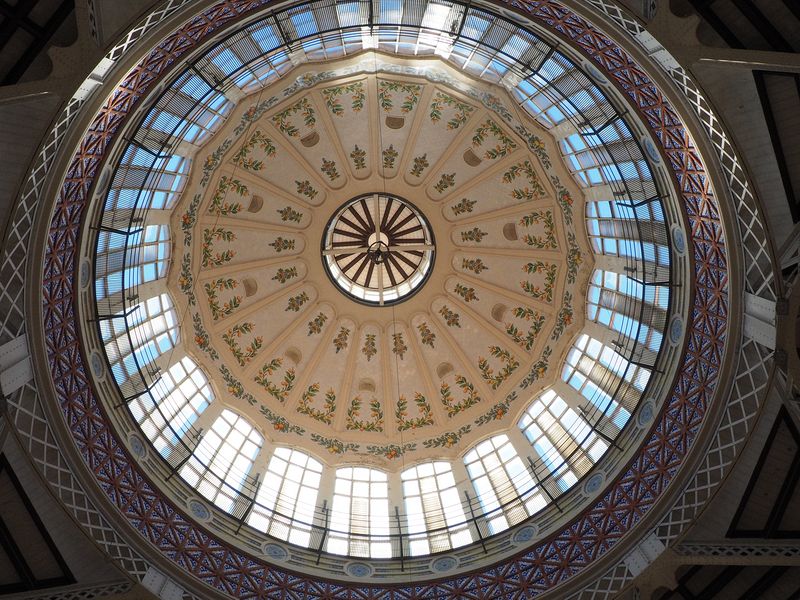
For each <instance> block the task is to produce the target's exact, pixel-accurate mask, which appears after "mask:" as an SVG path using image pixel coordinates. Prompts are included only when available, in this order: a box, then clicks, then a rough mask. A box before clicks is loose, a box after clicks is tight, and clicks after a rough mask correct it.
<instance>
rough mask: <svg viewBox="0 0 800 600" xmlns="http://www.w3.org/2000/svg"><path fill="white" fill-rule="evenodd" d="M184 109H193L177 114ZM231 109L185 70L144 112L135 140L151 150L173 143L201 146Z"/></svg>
mask: <svg viewBox="0 0 800 600" xmlns="http://www.w3.org/2000/svg"><path fill="white" fill-rule="evenodd" d="M199 64H200V62H198V65H199ZM198 68H200V67H198ZM218 74H219V73H218V72H217V75H218ZM185 107H192V108H191V110H190V111H189V112H188V113H184V114H180V113H181V112H183V110H182V109H184V108H185ZM232 107H233V103H232V102H231V101H230V100H228V99H227V98H226V97H225V95H224V94H223V93H222V92H219V91H216V90H213V89H212V88H211V87H210V85H209V84H208V83H207V82H206V81H205V80H204V79H203V78H201V77H199V76H198V75H197V74H196V72H195V71H194V70H191V71H187V72H185V73H183V74H182V75H181V76H180V77H178V79H177V80H176V81H175V82H174V83H173V84H172V85H171V86H170V87H169V90H167V91H166V93H165V94H164V95H163V96H162V97H161V98H159V99H158V100H157V101H156V104H155V106H153V108H151V109H150V111H149V112H148V113H147V115H146V116H145V118H144V120H143V121H142V124H141V126H140V127H139V131H138V132H137V136H138V138H137V139H139V140H140V142H141V143H142V144H144V145H146V146H147V147H148V148H151V149H152V150H160V149H161V148H163V147H167V146H169V142H170V141H172V140H180V141H182V142H189V143H192V144H197V145H200V144H202V143H203V142H204V141H205V140H206V139H207V138H208V137H209V136H210V135H211V134H212V133H213V132H214V130H216V129H217V128H218V127H219V126H220V125H221V124H222V123H223V116H224V115H226V114H227V113H228V112H230V110H231V108H232Z"/></svg>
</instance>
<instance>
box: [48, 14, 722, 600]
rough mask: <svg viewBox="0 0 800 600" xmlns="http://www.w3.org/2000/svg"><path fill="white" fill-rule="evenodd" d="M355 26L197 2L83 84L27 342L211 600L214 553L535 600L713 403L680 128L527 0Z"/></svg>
mask: <svg viewBox="0 0 800 600" xmlns="http://www.w3.org/2000/svg"><path fill="white" fill-rule="evenodd" d="M251 4H252V5H251ZM369 7H371V9H372V10H367V5H362V4H361V3H355V2H353V3H348V2H345V3H324V2H322V3H311V4H291V5H286V6H281V7H277V6H270V7H268V8H269V11H268V12H267V7H262V6H256V5H255V4H253V3H250V4H248V3H237V2H234V3H223V4H220V5H213V6H205V5H203V8H202V11H201V12H202V15H203V16H202V18H198V19H190V20H187V21H185V26H184V29H180V30H176V31H177V32H175V33H171V34H169V35H167V37H165V38H164V40H163V41H162V42H161V43H160V44H159V45H158V46H157V47H156V48H155V49H154V50H153V51H152V53H151V54H150V55H149V57H148V58H146V59H143V60H142V62H140V63H137V64H136V65H135V66H134V65H131V68H132V70H131V71H130V72H128V73H127V75H125V76H124V77H122V78H121V82H120V83H119V84H118V85H116V87H114V89H113V90H110V91H109V94H108V95H107V96H106V100H105V102H104V104H102V105H100V106H98V107H97V113H96V115H95V117H94V120H93V121H92V125H91V127H90V131H89V132H88V133H87V134H86V137H85V138H84V140H83V142H82V144H83V146H82V150H81V154H80V155H79V156H77V157H76V158H75V159H74V165H81V164H83V163H84V162H85V161H88V160H90V159H89V158H87V157H88V156H91V157H92V158H91V160H92V161H96V162H92V163H91V169H87V170H86V171H85V172H83V171H82V173H83V174H82V175H81V177H84V178H85V181H83V180H82V182H81V184H80V185H79V186H77V187H78V188H80V190H77V189H76V188H74V187H72V186H73V185H74V183H75V182H74V181H72V180H71V178H68V179H67V181H66V182H65V183H64V186H65V187H64V188H63V189H62V194H61V196H59V198H58V200H57V201H56V203H57V206H56V212H55V215H56V216H55V217H54V219H53V221H52V224H51V235H50V238H49V241H48V243H49V246H48V258H47V260H55V259H54V257H55V256H59V258H58V261H59V264H61V265H71V267H70V268H73V269H74V270H75V272H76V273H75V281H76V289H75V293H74V298H73V296H72V295H70V296H69V298H67V299H66V300H65V301H67V300H68V301H69V306H70V307H71V309H70V310H73V309H74V311H75V313H74V315H76V316H77V317H78V318H77V319H76V321H75V322H74V323H72V322H71V321H70V319H71V318H72V314H73V313H71V312H70V311H61V310H59V311H56V312H57V313H58V315H56V316H53V315H49V316H48V317H47V318H46V319H45V322H46V327H50V328H54V329H53V331H61V329H59V328H63V327H71V328H74V329H75V331H74V332H73V333H76V332H79V333H80V335H79V336H78V335H74V336H73V337H74V338H75V339H78V338H79V339H80V344H79V347H77V348H74V349H73V350H70V352H72V354H70V355H69V356H71V357H72V358H70V359H68V358H67V355H66V354H63V353H62V354H59V357H58V359H57V360H56V359H55V358H53V359H52V362H51V365H53V369H54V372H55V371H58V372H59V373H60V367H57V366H56V365H58V364H62V363H64V361H67V362H69V360H75V361H79V365H80V370H81V373H82V377H83V379H82V382H83V383H84V384H85V385H84V387H83V390H84V392H82V394H83V395H80V398H78V397H77V396H76V395H74V394H72V395H70V399H69V401H66V400H65V401H64V410H65V413H67V419H68V421H69V423H70V424H69V426H70V428H71V429H72V434H73V436H74V437H75V438H76V440H77V441H78V446H79V448H84V447H86V448H87V450H86V456H87V461H88V462H89V463H91V465H92V469H95V471H94V472H95V475H96V476H97V478H98V480H99V481H100V485H101V488H102V489H103V490H104V493H106V494H107V495H108V497H109V498H110V499H111V501H112V502H113V503H115V504H116V505H117V506H118V507H119V508H120V510H121V511H122V513H123V517H124V518H125V519H126V520H127V521H129V522H130V524H131V525H132V526H133V527H134V528H136V529H137V530H138V531H139V532H140V533H141V535H143V536H144V537H145V538H146V539H147V540H148V541H149V542H150V543H151V544H153V545H155V546H159V544H160V545H161V546H159V551H162V550H163V552H164V554H165V556H166V559H167V560H168V561H172V562H173V563H179V565H178V566H179V568H181V569H184V570H187V571H189V572H190V575H191V576H192V577H196V578H199V579H200V580H201V581H205V582H206V583H209V582H210V584H211V585H212V586H214V587H216V588H217V589H218V590H222V589H223V588H224V586H225V584H224V583H223V582H222V579H224V578H220V577H218V573H217V571H215V569H218V568H220V563H219V562H218V560H217V559H218V558H219V556H218V557H217V558H209V557H210V556H212V555H214V553H217V552H219V553H224V555H225V557H226V558H225V559H224V561H228V560H231V561H234V562H237V564H239V565H240V567H241V570H242V571H243V572H244V571H247V577H248V578H250V579H251V580H252V582H254V583H252V585H253V586H256V587H257V586H263V585H266V581H267V580H270V581H272V580H274V578H280V577H283V576H286V577H289V576H291V577H297V578H298V581H303V582H305V583H303V585H312V583H311V582H313V581H314V580H315V579H317V578H320V577H321V578H323V580H325V581H329V582H332V581H335V582H337V583H330V585H331V586H335V585H340V584H341V585H347V582H352V581H353V580H356V579H358V578H368V579H369V582H370V585H371V586H375V587H374V591H375V590H377V591H380V590H384V589H386V590H388V589H392V590H400V589H404V590H405V589H406V587H403V586H411V585H412V583H411V581H412V580H411V579H410V577H413V578H415V579H416V580H418V581H420V582H425V586H428V587H426V588H425V589H426V590H428V591H426V592H425V593H426V594H427V593H431V594H437V593H439V592H442V590H443V589H444V588H446V587H447V586H451V585H455V584H454V583H453V582H455V581H456V578H457V577H467V578H471V580H472V581H473V582H474V581H477V579H475V578H480V577H482V576H483V574H485V573H486V572H487V569H492V568H495V567H494V565H499V566H498V567H497V568H507V567H509V565H514V567H513V568H520V569H522V565H523V564H525V565H528V566H526V567H525V570H526V572H528V570H530V578H532V579H530V578H529V579H526V580H525V581H524V582H523V583H520V581H522V579H520V580H519V581H518V580H516V579H515V581H516V583H515V584H514V585H517V584H518V583H519V585H522V586H523V587H525V586H528V585H531V586H534V587H536V589H537V590H538V591H547V590H549V589H551V588H553V587H555V586H556V585H559V584H562V583H564V582H566V581H568V580H570V579H571V578H572V577H577V576H578V574H579V573H580V572H581V571H582V570H583V569H584V568H590V567H591V568H594V566H593V562H594V561H596V560H600V559H602V558H603V557H604V555H605V554H606V553H607V552H612V551H614V548H615V546H616V545H617V544H621V546H620V547H622V546H623V545H625V544H627V543H628V542H629V541H630V543H633V542H632V540H633V539H634V536H633V534H631V535H629V532H633V531H636V530H637V529H636V528H637V525H638V524H639V523H640V522H641V521H642V520H645V519H646V518H647V515H648V512H649V511H651V510H652V509H653V507H655V506H657V505H658V503H659V502H664V503H666V502H667V501H668V499H669V498H671V494H672V493H673V489H674V487H676V486H673V487H672V488H670V482H671V481H673V479H675V478H676V477H677V475H678V474H679V473H680V469H681V465H682V464H683V461H684V460H685V459H686V458H687V456H688V453H689V450H690V449H691V448H692V445H693V443H694V440H695V439H696V438H697V436H698V435H700V431H701V425H702V424H703V418H704V416H705V414H706V410H707V407H708V403H709V402H710V399H711V398H712V396H713V395H714V394H715V393H716V389H717V387H716V386H717V383H718V380H719V376H720V372H721V362H722V359H723V355H724V351H725V348H726V346H725V340H726V338H725V325H724V323H725V318H726V306H727V304H726V303H727V293H728V288H727V286H728V281H727V275H726V258H725V244H724V241H725V235H724V231H725V229H724V227H723V225H722V221H723V217H722V216H720V214H721V213H720V211H719V210H718V207H717V200H716V197H715V196H714V194H713V189H712V186H711V183H710V181H711V178H710V177H708V176H707V175H706V170H705V163H704V161H703V156H702V155H701V153H700V152H698V151H697V149H696V144H695V142H694V140H693V138H692V134H691V127H695V126H696V125H695V124H694V122H693V121H692V122H691V125H690V126H687V125H685V124H684V122H683V121H682V120H681V115H680V111H681V110H682V109H683V108H684V107H682V105H679V104H676V106H677V107H678V108H675V107H674V106H673V104H671V100H670V98H671V96H669V94H673V93H674V90H673V88H672V84H668V83H666V82H665V81H662V78H663V77H662V75H658V76H657V77H651V76H650V75H649V70H648V69H658V68H660V67H659V65H658V64H657V63H656V62H653V61H651V60H650V59H648V58H646V57H643V56H641V52H639V51H633V50H630V49H627V46H624V45H619V44H617V43H616V42H614V41H613V39H612V38H611V37H609V36H607V35H606V34H605V33H603V31H604V27H606V26H608V27H612V30H613V31H614V32H615V33H616V34H620V32H619V31H617V30H616V29H614V28H615V27H616V26H611V25H610V24H608V23H605V22H604V23H603V24H602V26H600V25H598V26H595V25H593V24H592V23H590V22H589V21H587V20H586V19H585V18H584V16H582V15H581V14H579V13H577V12H572V11H571V10H570V9H568V8H566V7H564V6H562V5H560V4H557V3H555V2H542V3H536V6H533V5H531V6H530V7H528V8H527V9H525V10H522V9H520V10H519V11H517V10H514V11H511V10H510V9H508V8H506V7H502V6H500V5H497V4H493V3H492V4H486V5H483V4H480V5H462V4H458V3H450V2H430V3H428V2H426V3H417V4H414V3H404V4H403V6H402V7H401V6H399V5H396V4H395V3H391V2H377V3H370V4H369ZM198 10H199V9H198ZM373 11H374V12H373ZM587 12H588V9H587ZM178 58H179V59H178ZM637 61H638V62H637ZM640 62H641V63H642V64H644V65H645V66H641V65H640V64H639V63H640ZM662 87H664V89H666V90H667V92H662V91H661V89H662ZM98 132H103V136H102V144H101V145H102V148H99V149H94V148H93V144H94V143H95V142H96V139H95V137H96V136H97V135H98ZM95 150H96V151H95ZM687 162H688V163H691V164H689V165H688V166H687V164H686V163H687ZM74 168H75V169H77V168H78V167H77V166H75V167H74ZM70 194H78V195H80V198H78V199H75V198H73V197H72V196H70ZM76 207H77V208H76ZM65 215H66V216H65ZM64 220H66V221H68V225H64V224H63V223H62V221H64ZM62 227H68V228H69V231H70V234H69V235H70V236H72V238H71V239H72V242H71V243H74V245H72V246H69V247H61V245H60V244H59V242H58V238H59V231H60V228H62ZM75 240H79V242H75ZM62 253H63V256H62ZM70 253H71V254H70ZM65 268H66V267H65ZM51 291H52V290H50V289H49V288H48V287H47V285H46V286H45V294H46V296H47V299H46V302H45V307H46V309H45V310H46V311H50V310H51V309H52V307H53V306H55V305H56V304H58V303H59V302H60V296H59V298H55V297H53V296H52V295H51V293H50V292H51ZM73 300H74V303H73ZM698 315H702V317H703V319H700V318H699V317H698ZM65 320H66V321H65ZM709 320H713V321H714V323H715V325H714V326H711V325H709V322H708V321H709ZM701 321H702V322H701ZM53 335H57V334H56V333H53ZM59 352H60V351H59ZM54 354H55V352H54ZM76 364H78V363H76ZM84 365H85V368H84ZM54 377H55V375H54ZM70 385H71V384H70ZM55 387H56V388H57V389H58V390H63V389H66V387H67V384H66V383H58V382H57V383H56V386H55ZM78 404H80V406H78ZM79 415H80V416H79ZM86 415H92V416H91V417H87V416H86ZM86 419H89V420H90V421H91V426H87V425H85V424H84V421H85V420H86ZM97 440H100V441H97ZM106 460H110V461H112V462H113V463H114V464H115V466H114V467H113V468H112V467H110V466H108V465H107V464H106V463H105V462H104V461H106ZM119 473H124V475H119ZM132 482H133V483H132ZM121 488H124V490H122V489H121ZM674 493H677V492H674ZM145 505H146V506H147V507H148V508H147V509H143V508H142V506H145ZM665 505H666V504H665ZM659 510H661V509H660V508H659ZM142 511H144V512H145V513H147V515H148V516H146V517H144V518H143V517H142V515H141V514H140V513H141V512H142ZM152 511H155V512H158V513H159V514H163V521H164V522H165V523H166V524H164V523H159V524H158V525H154V524H153V522H152V519H151V518H150V515H151V514H152ZM159 519H161V517H159ZM173 527H176V528H177V529H178V530H180V533H179V534H178V533H174V532H173V530H172V528H173ZM167 530H169V532H168V533H164V532H165V531H167ZM637 535H638V534H637ZM626 536H628V537H626ZM156 538H157V541H154V540H156ZM168 538H169V540H170V541H169V542H167V541H166V540H167V539H168ZM201 539H202V540H203V541H202V542H201V544H200V545H203V544H205V543H206V542H208V547H209V548H211V547H213V548H214V549H213V550H209V551H208V553H204V551H201V550H197V551H196V549H195V547H194V546H195V545H196V542H197V540H201ZM175 540H178V541H175ZM173 543H176V544H178V545H181V544H190V545H192V548H193V549H192V550H191V559H186V558H185V557H184V556H183V554H182V552H183V551H182V550H181V551H177V552H173V550H174V548H173V546H172V544H173ZM167 546H169V549H167ZM578 546H580V547H581V548H584V550H576V548H577V547H578ZM590 546H591V548H589V547H590ZM567 548H571V550H568V549H567ZM197 552H199V553H200V554H202V555H203V558H202V560H200V562H197V561H196V559H197V556H199V555H198V554H197ZM619 552H621V550H620V551H619ZM555 554H558V555H559V556H558V557H556V558H552V560H554V561H555V562H557V563H558V564H559V565H561V566H560V567H559V575H558V576H557V577H553V579H552V581H551V580H550V579H548V578H547V577H546V576H545V575H544V573H545V572H547V571H548V569H550V567H549V566H548V564H546V563H548V561H550V560H551V558H547V557H551V556H555ZM220 556H221V554H220ZM219 560H222V559H219ZM204 561H208V564H206V562H204ZM528 561H531V562H530V564H529V562H528ZM190 563H191V564H190ZM212 563H213V565H215V566H211V567H209V566H208V565H210V564H212ZM534 563H535V564H534ZM198 565H204V566H202V568H201V567H198ZM531 565H533V566H531ZM509 568H510V567H509ZM211 571H213V572H214V573H217V574H216V575H210V574H209V572H211ZM526 577H527V576H526ZM212 580H213V581H212ZM534 581H535V582H537V583H533V582H534ZM248 585H249V584H248ZM326 585H328V584H327V583H326ZM390 586H395V587H390ZM398 586H399V587H398ZM526 589H527V588H526ZM377 591H376V593H378V592H377ZM237 593H238V592H237ZM248 593H249V592H248ZM442 593H443V594H444V592H442ZM448 593H449V592H448ZM242 595H244V594H242ZM451 596H452V597H458V594H457V593H455V592H453V593H452V594H451ZM498 597H499V596H498Z"/></svg>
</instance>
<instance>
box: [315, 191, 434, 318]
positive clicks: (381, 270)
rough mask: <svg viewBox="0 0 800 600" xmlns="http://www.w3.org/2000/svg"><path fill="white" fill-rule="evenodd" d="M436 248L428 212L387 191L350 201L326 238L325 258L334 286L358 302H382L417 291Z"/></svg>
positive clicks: (336, 216)
mask: <svg viewBox="0 0 800 600" xmlns="http://www.w3.org/2000/svg"><path fill="white" fill-rule="evenodd" d="M435 254H436V246H435V243H434V238H433V232H432V231H431V227H430V225H429V224H428V221H427V219H426V218H425V216H424V215H423V214H422V213H421V212H420V211H419V209H418V208H417V207H416V206H414V205H413V204H411V203H410V202H408V201H407V200H404V199H403V198H400V197H398V196H393V195H391V194H386V193H375V194H366V195H364V196H359V197H357V198H354V199H352V200H350V201H348V202H346V203H345V204H344V205H343V206H342V207H341V208H340V209H339V210H337V211H336V212H335V213H334V215H333V216H332V217H331V220H330V221H329V222H328V225H327V227H326V228H325V234H324V237H323V239H322V261H323V264H324V265H325V269H326V271H327V273H328V276H329V277H330V278H331V280H332V281H333V283H334V284H335V285H336V287H338V288H339V289H340V290H341V291H342V292H343V293H344V294H346V295H347V296H350V297H351V298H353V299H355V300H356V301H358V302H362V303H364V304H375V305H379V306H384V305H389V304H397V303H398V302H402V301H404V300H407V299H408V298H410V297H411V296H413V295H414V294H415V293H416V292H417V291H419V289H420V288H421V287H422V285H423V284H424V283H425V281H426V280H427V278H428V275H430V273H431V270H432V269H433V261H434V258H435Z"/></svg>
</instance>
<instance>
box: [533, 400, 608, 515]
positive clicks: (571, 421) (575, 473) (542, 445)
mask: <svg viewBox="0 0 800 600" xmlns="http://www.w3.org/2000/svg"><path fill="white" fill-rule="evenodd" d="M519 427H520V429H522V432H523V433H524V434H525V437H527V438H528V440H529V441H530V443H531V445H532V446H533V449H534V450H535V451H536V453H537V454H538V455H539V460H537V461H536V467H535V468H536V475H537V478H538V479H539V480H540V481H544V480H546V479H549V478H551V477H552V478H553V479H554V480H555V481H556V484H557V486H558V487H557V489H556V490H554V491H556V492H559V491H560V492H563V491H566V490H567V489H569V488H570V487H572V486H573V485H574V484H575V482H576V481H577V480H578V479H579V478H580V477H581V476H583V475H585V474H586V473H587V472H588V471H589V469H590V468H591V466H592V465H593V464H594V463H595V462H597V461H598V460H599V459H600V457H601V456H602V455H603V453H604V452H605V451H606V450H607V449H608V444H607V443H606V442H605V441H603V439H602V438H600V436H598V435H597V433H595V432H594V430H593V428H592V426H591V425H590V424H589V422H588V421H587V420H586V419H585V418H584V417H583V416H581V415H580V414H578V413H577V412H576V411H575V410H574V409H572V408H570V407H569V406H568V405H567V402H566V401H565V400H564V399H563V398H562V397H561V396H559V395H558V394H557V393H556V392H555V391H553V390H547V391H545V392H544V393H542V394H541V395H540V396H539V397H538V398H536V399H534V401H533V402H531V404H530V406H528V408H527V409H526V410H525V412H524V413H523V415H522V418H521V419H520V421H519ZM538 500H539V502H540V503H541V505H540V506H539V508H541V507H543V506H544V504H545V499H544V498H543V497H539V498H538Z"/></svg>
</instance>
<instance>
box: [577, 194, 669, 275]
mask: <svg viewBox="0 0 800 600" xmlns="http://www.w3.org/2000/svg"><path fill="white" fill-rule="evenodd" d="M637 218H638V219H639V221H640V223H647V222H651V223H659V224H661V225H663V223H664V214H663V212H662V210H661V205H660V204H659V203H658V202H651V203H649V204H644V205H642V206H639V207H637V208H636V209H634V208H631V207H630V206H629V205H628V204H627V203H626V202H618V201H616V200H594V201H590V202H587V203H586V230H587V232H588V233H589V240H590V242H591V244H592V248H593V249H594V251H595V252H596V253H597V254H605V255H608V256H620V257H627V258H631V259H636V260H641V261H645V262H646V263H649V264H650V265H653V266H667V265H669V262H670V259H669V247H668V246H667V245H666V244H664V243H656V242H654V241H650V240H649V239H644V240H641V241H640V235H639V231H640V227H638V226H637V223H636V219H637ZM647 229H653V231H655V229H654V228H652V227H648V228H647ZM647 237H648V238H650V237H654V236H647Z"/></svg>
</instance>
